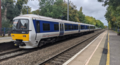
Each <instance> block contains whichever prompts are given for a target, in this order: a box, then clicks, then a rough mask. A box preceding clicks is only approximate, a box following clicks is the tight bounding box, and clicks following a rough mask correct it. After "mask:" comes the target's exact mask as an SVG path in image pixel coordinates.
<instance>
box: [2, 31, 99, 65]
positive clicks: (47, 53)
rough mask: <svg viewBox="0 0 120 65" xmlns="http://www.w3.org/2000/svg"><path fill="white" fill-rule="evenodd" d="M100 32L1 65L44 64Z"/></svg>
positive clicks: (9, 60) (11, 59) (15, 58)
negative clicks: (45, 61)
mask: <svg viewBox="0 0 120 65" xmlns="http://www.w3.org/2000/svg"><path fill="white" fill-rule="evenodd" d="M98 32H101V31H96V32H94V33H91V34H88V35H84V36H81V37H77V38H74V39H70V40H67V41H64V42H60V43H58V44H55V45H52V46H48V47H46V48H42V49H39V50H36V51H33V52H31V53H28V54H24V55H21V56H17V57H14V58H10V59H8V60H5V61H2V62H0V65H38V64H39V63H41V62H43V61H44V60H46V59H48V58H49V57H52V56H54V55H56V54H57V53H59V52H61V51H64V50H65V49H66V48H70V47H72V46H73V45H75V44H78V43H80V42H82V40H85V39H87V38H89V37H91V36H93V35H96V34H97V33H98Z"/></svg>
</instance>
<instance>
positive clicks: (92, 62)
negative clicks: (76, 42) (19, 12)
mask: <svg viewBox="0 0 120 65" xmlns="http://www.w3.org/2000/svg"><path fill="white" fill-rule="evenodd" d="M106 38H107V31H105V32H103V33H102V34H101V35H100V36H99V37H98V38H97V39H95V40H94V41H93V42H92V43H91V45H90V46H88V47H87V48H86V49H85V50H84V51H83V52H82V53H80V54H79V55H78V56H77V57H75V58H74V59H73V60H71V61H70V60H68V61H70V62H69V63H67V64H66V63H65V64H66V65H99V63H100V59H101V56H102V51H103V48H104V44H105V41H106ZM97 47H98V48H97ZM65 64H63V65H65Z"/></svg>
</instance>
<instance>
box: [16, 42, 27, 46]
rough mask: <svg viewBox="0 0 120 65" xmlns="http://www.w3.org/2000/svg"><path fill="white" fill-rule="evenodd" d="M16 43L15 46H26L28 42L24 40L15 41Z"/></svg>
mask: <svg viewBox="0 0 120 65" xmlns="http://www.w3.org/2000/svg"><path fill="white" fill-rule="evenodd" d="M14 45H15V46H26V44H25V43H24V42H22V41H15V42H14Z"/></svg>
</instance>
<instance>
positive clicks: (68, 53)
mask: <svg viewBox="0 0 120 65" xmlns="http://www.w3.org/2000/svg"><path fill="white" fill-rule="evenodd" d="M102 32H103V31H102ZM100 33H101V32H100ZM100 33H98V34H96V35H94V36H91V37H90V38H88V39H86V40H83V41H82V42H81V43H78V44H76V45H74V46H72V47H70V48H68V49H66V50H64V51H62V52H60V53H58V54H56V55H54V56H52V57H50V58H49V59H46V60H45V61H43V62H41V63H39V65H62V64H63V63H64V62H66V61H67V60H68V59H70V58H71V57H72V56H74V55H75V54H76V53H77V52H79V51H80V50H81V49H82V46H84V45H81V44H86V45H87V44H88V42H91V41H92V40H93V39H95V38H96V37H97V36H98V35H99V34H100Z"/></svg>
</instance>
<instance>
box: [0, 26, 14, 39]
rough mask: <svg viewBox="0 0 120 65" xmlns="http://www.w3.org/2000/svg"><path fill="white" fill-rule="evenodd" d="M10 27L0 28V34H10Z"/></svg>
mask: <svg viewBox="0 0 120 65" xmlns="http://www.w3.org/2000/svg"><path fill="white" fill-rule="evenodd" d="M11 31H12V29H11V28H0V36H2V37H4V36H10V34H11Z"/></svg>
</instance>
